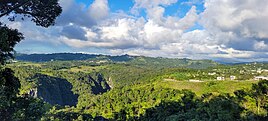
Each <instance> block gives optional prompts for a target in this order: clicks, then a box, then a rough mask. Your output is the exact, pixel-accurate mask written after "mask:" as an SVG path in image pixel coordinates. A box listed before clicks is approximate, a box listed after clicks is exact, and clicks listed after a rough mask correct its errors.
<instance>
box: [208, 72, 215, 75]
mask: <svg viewBox="0 0 268 121" xmlns="http://www.w3.org/2000/svg"><path fill="white" fill-rule="evenodd" d="M215 74H216V72H212V73H208V75H215Z"/></svg>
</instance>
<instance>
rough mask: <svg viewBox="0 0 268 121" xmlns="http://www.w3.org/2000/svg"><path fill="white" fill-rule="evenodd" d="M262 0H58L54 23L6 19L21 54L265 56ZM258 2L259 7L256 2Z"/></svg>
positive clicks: (267, 46) (267, 54) (254, 58)
mask: <svg viewBox="0 0 268 121" xmlns="http://www.w3.org/2000/svg"><path fill="white" fill-rule="evenodd" d="M267 4H268V2H267V1H266V0H258V1H252V0H244V1H233V0H225V1H222V0H60V5H61V6H62V8H63V13H62V14H61V15H60V16H59V17H58V18H57V20H56V25H55V26H52V27H49V28H47V29H46V28H41V27H36V26H35V25H34V24H33V23H32V22H30V21H24V22H21V21H20V22H10V23H9V26H11V27H13V28H17V29H19V30H20V31H21V32H23V33H24V35H25V38H26V39H25V40H23V41H22V42H21V43H19V44H18V45H17V46H16V50H17V51H18V52H21V53H56V52H83V53H95V54H96V53H97V54H111V55H122V54H130V55H144V56H152V57H158V56H161V57H170V58H185V57H186V58H191V59H213V60H221V59H222V60H230V59H231V60H235V61H267V60H268V59H267V58H268V33H267V31H268V25H266V24H264V23H265V22H266V21H268V16H267V15H268V8H267V6H266V5H267ZM256 6H258V7H256Z"/></svg>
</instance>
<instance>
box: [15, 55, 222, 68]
mask: <svg viewBox="0 0 268 121" xmlns="http://www.w3.org/2000/svg"><path fill="white" fill-rule="evenodd" d="M15 58H16V60H19V61H29V62H48V61H77V60H89V61H95V62H98V61H103V62H110V63H126V64H131V65H137V66H154V67H159V68H164V67H186V68H207V67H211V66H216V65H218V63H217V62H214V61H212V60H191V59H187V58H183V59H178V58H162V57H157V58H154V57H145V56H130V55H120V56H110V55H94V54H82V53H54V54H17V55H16V57H15Z"/></svg>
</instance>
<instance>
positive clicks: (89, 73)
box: [6, 56, 268, 120]
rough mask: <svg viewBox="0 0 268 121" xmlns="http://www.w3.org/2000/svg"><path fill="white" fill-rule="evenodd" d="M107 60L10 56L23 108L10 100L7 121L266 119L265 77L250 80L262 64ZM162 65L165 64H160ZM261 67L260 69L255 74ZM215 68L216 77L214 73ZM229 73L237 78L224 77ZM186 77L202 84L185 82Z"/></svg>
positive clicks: (138, 58)
mask: <svg viewBox="0 0 268 121" xmlns="http://www.w3.org/2000/svg"><path fill="white" fill-rule="evenodd" d="M29 57H31V56H29ZM111 57H112V56H111ZM120 57H121V56H117V58H119V59H120ZM67 58H68V57H67ZM104 58H105V59H106V57H102V58H99V57H96V58H88V59H86V60H69V59H66V60H56V59H55V60H53V61H51V60H49V61H44V62H32V61H31V62H30V61H29V62H26V61H23V60H15V61H14V60H13V61H9V62H8V64H7V65H6V67H8V68H11V69H12V70H14V75H15V77H14V78H17V80H19V82H20V83H19V84H20V85H21V86H20V88H19V90H17V91H16V100H22V99H23V100H24V101H26V103H25V105H24V106H22V105H18V104H16V103H14V102H17V101H13V103H14V104H12V108H13V111H14V112H13V113H12V115H10V114H9V115H10V117H9V118H10V119H14V120H15V119H16V120H33V119H34V120H266V118H267V101H268V100H267V89H268V87H267V86H268V82H267V81H265V80H263V81H255V80H254V77H255V76H258V75H263V76H267V75H268V73H267V72H266V71H265V69H267V67H268V64H265V63H249V64H239V65H221V64H218V63H215V62H212V61H207V60H199V61H198V63H200V64H201V65H200V64H199V65H197V66H194V65H195V64H193V63H195V62H197V61H195V60H194V61H193V60H189V59H177V60H176V61H174V59H166V58H161V59H160V58H149V57H139V56H137V57H135V59H132V60H131V61H130V60H124V61H123V60H122V59H120V61H115V60H113V61H104ZM124 58H125V57H124ZM141 58H142V59H141ZM141 61H142V62H143V63H142V62H141ZM167 61H168V63H167ZM159 63H161V65H162V66H160V64H159ZM162 63H165V64H170V65H166V66H164V65H163V64H162ZM208 63H211V64H208ZM191 64H193V65H191ZM202 64H203V65H202ZM189 65H190V66H189ZM208 65H210V66H208ZM201 67H202V68H201ZM260 69H261V70H263V71H261V72H257V71H258V70H260ZM253 70H254V71H253ZM212 72H213V73H215V74H213V75H211V74H210V73H212ZM231 75H235V76H236V77H237V78H236V79H235V80H230V79H228V77H229V76H231ZM218 76H224V77H226V80H223V81H217V80H216V78H217V77H218ZM190 80H200V81H202V82H190ZM27 101H28V102H27ZM20 106H22V107H24V108H22V107H20ZM31 106H33V107H31ZM26 107H27V108H26ZM32 110H34V111H36V113H39V115H40V117H36V116H35V115H32V114H28V113H27V112H28V111H29V112H31V111H32Z"/></svg>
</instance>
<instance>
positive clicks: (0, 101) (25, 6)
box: [0, 0, 62, 121]
mask: <svg viewBox="0 0 268 121" xmlns="http://www.w3.org/2000/svg"><path fill="white" fill-rule="evenodd" d="M61 11H62V9H61V7H60V6H59V4H58V0H1V1H0V18H2V17H4V16H7V17H8V18H9V20H10V21H15V20H16V18H17V17H20V18H21V19H22V20H24V18H25V17H27V18H31V20H32V21H33V22H35V23H36V25H37V26H42V27H49V26H51V25H54V23H55V19H56V17H57V16H59V15H60V13H61ZM22 39H24V37H23V34H22V33H20V32H18V30H17V29H10V28H8V27H7V26H6V25H3V24H2V23H1V22H0V119H1V120H4V121H5V120H38V119H40V118H41V117H40V115H39V114H43V113H44V112H43V110H42V109H43V107H44V105H43V104H42V103H40V101H37V99H30V98H28V97H17V94H18V92H19V88H20V82H19V80H18V79H17V78H16V77H15V76H14V72H13V71H12V70H11V69H9V68H5V69H3V68H2V66H3V65H5V64H6V61H7V60H8V59H10V58H13V55H14V47H15V45H16V44H17V43H18V42H20V41H21V40H22Z"/></svg>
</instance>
